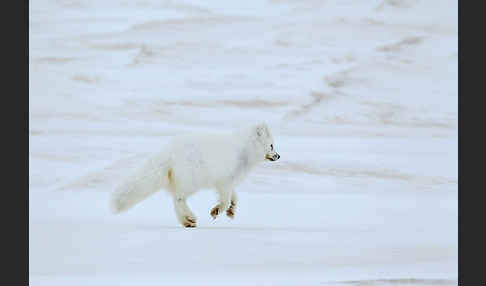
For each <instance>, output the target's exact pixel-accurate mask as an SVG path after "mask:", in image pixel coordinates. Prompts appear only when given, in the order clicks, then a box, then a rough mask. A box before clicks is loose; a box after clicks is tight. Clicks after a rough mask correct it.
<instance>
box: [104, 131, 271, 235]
mask: <svg viewBox="0 0 486 286" xmlns="http://www.w3.org/2000/svg"><path fill="white" fill-rule="evenodd" d="M272 146H273V137H272V134H271V133H270V129H269V128H268V126H267V125H266V124H258V125H256V126H252V127H248V128H243V129H239V130H236V131H234V132H231V133H227V134H197V135H196V134H195V135H185V136H178V137H175V138H174V139H173V140H172V141H171V142H170V143H169V144H168V146H167V147H166V148H165V150H164V151H163V152H161V153H159V154H158V155H156V156H154V157H153V158H151V159H150V160H148V161H147V162H146V163H145V164H144V165H143V166H142V167H141V168H140V169H138V170H137V171H136V172H135V174H133V175H132V176H131V177H130V178H129V179H128V180H127V181H126V182H124V183H123V184H122V185H120V186H119V187H117V188H116V190H115V192H114V193H113V194H112V198H111V206H112V209H113V211H114V212H115V213H119V212H122V211H125V210H127V209H129V208H130V207H132V206H133V205H135V204H137V203H138V202H140V201H142V200H143V199H145V198H147V197H148V196H150V195H151V194H154V193H155V192H157V191H159V190H160V189H166V190H168V191H169V192H170V193H171V194H172V196H173V199H174V210H175V213H176V217H177V219H178V221H179V222H180V223H181V224H182V225H184V226H186V227H194V226H195V225H196V217H195V216H194V214H193V213H192V211H191V210H190V209H189V207H188V206H187V204H186V199H187V197H189V196H190V195H192V194H194V193H196V192H197V191H199V190H200V189H202V188H214V189H216V191H217V193H218V198H219V199H218V201H219V202H218V205H217V208H218V210H220V211H225V210H227V209H228V208H229V206H230V202H232V204H233V205H235V204H236V193H235V187H236V186H237V185H238V184H239V183H240V182H241V181H242V180H243V179H245V178H246V176H247V175H248V173H249V172H250V170H251V169H252V168H253V167H255V166H256V165H257V164H258V163H260V162H263V161H265V160H266V159H269V158H273V159H274V160H277V159H278V158H279V157H280V156H279V155H278V154H277V153H276V152H275V150H274V149H273V147H272Z"/></svg>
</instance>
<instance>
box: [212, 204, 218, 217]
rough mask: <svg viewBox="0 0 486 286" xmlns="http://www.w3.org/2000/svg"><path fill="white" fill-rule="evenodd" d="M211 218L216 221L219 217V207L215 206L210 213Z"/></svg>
mask: <svg viewBox="0 0 486 286" xmlns="http://www.w3.org/2000/svg"><path fill="white" fill-rule="evenodd" d="M210 214H211V216H212V217H213V219H216V217H217V216H218V215H219V205H217V206H215V207H214V208H213V209H212V210H211V212H210Z"/></svg>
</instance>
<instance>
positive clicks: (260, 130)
mask: <svg viewBox="0 0 486 286" xmlns="http://www.w3.org/2000/svg"><path fill="white" fill-rule="evenodd" d="M256 134H257V135H258V137H261V136H263V135H264V134H268V132H267V128H266V126H265V124H258V125H257V126H256Z"/></svg>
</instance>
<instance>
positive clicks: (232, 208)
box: [226, 190, 237, 219]
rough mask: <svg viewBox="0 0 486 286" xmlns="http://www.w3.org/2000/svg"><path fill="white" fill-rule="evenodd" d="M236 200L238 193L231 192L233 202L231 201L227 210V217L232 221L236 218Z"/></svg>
mask: <svg viewBox="0 0 486 286" xmlns="http://www.w3.org/2000/svg"><path fill="white" fill-rule="evenodd" d="M236 199H237V198H236V192H235V191H234V190H233V192H231V201H230V205H229V208H228V209H227V210H226V215H227V216H228V217H229V218H231V219H233V218H234V216H235V210H236Z"/></svg>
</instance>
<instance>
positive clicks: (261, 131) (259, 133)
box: [256, 126, 263, 137]
mask: <svg viewBox="0 0 486 286" xmlns="http://www.w3.org/2000/svg"><path fill="white" fill-rule="evenodd" d="M256 133H257V135H258V137H261V136H262V135H263V130H262V128H261V127H260V126H258V127H257V128H256Z"/></svg>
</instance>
